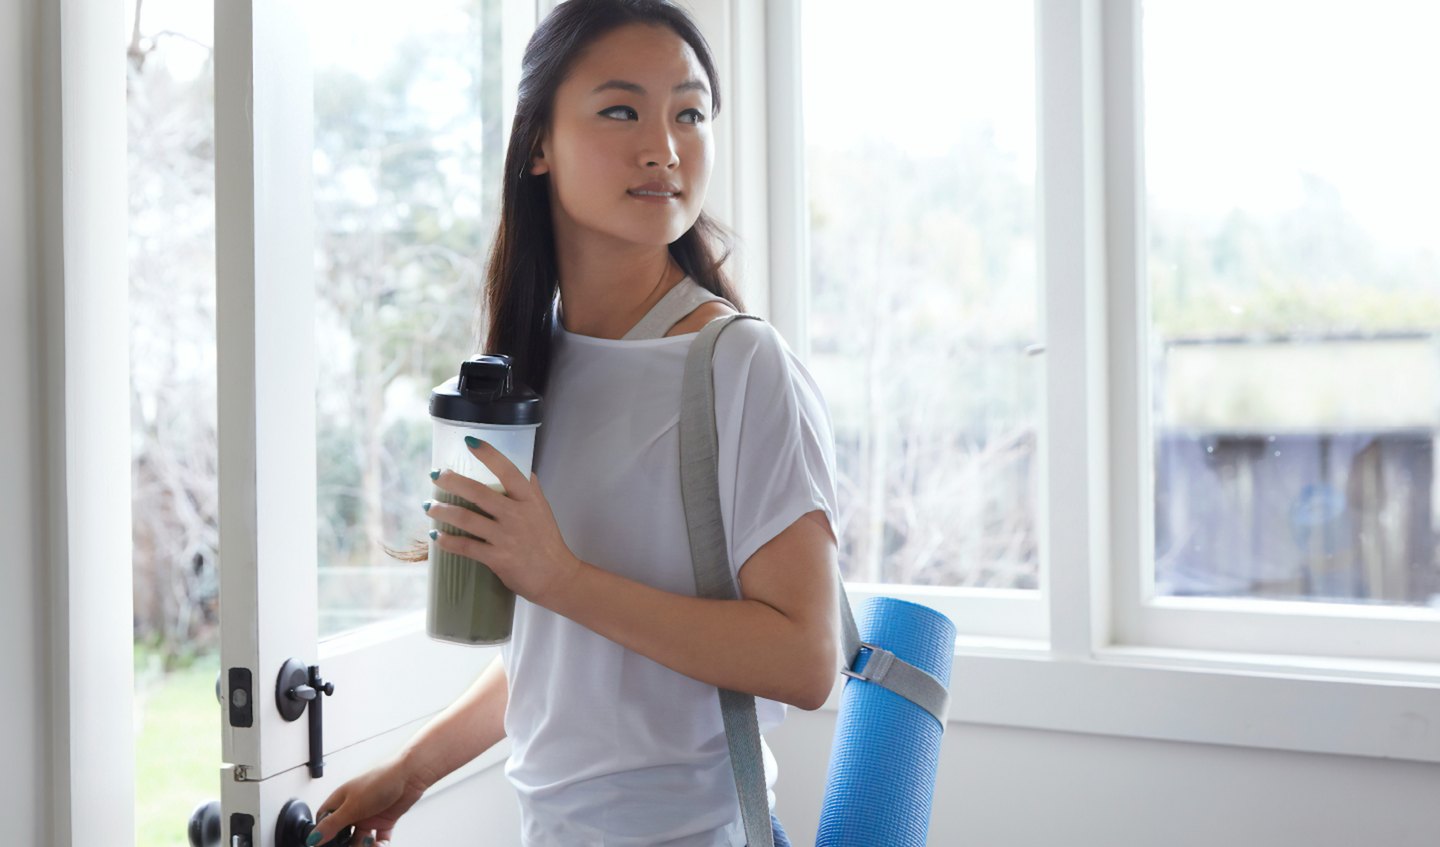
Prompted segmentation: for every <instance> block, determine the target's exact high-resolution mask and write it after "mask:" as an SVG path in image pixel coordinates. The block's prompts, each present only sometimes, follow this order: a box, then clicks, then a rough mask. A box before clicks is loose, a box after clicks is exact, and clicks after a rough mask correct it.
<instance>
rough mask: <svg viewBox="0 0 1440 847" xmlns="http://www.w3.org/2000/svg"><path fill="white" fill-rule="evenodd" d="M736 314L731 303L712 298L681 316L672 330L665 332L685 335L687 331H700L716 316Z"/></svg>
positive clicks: (667, 334)
mask: <svg viewBox="0 0 1440 847" xmlns="http://www.w3.org/2000/svg"><path fill="white" fill-rule="evenodd" d="M734 314H737V312H736V311H735V310H734V309H733V308H731V307H730V304H729V303H726V302H724V301H723V300H711V301H710V302H708V303H702V304H700V305H699V306H698V307H696V309H695V311H693V312H691V313H690V314H688V315H686V316H685V317H683V318H681V319H680V320H679V322H678V323H676V324H675V325H674V326H672V327H670V331H669V332H667V333H665V335H666V336H667V337H668V336H671V335H684V334H685V333H687V332H699V331H700V330H702V329H704V328H705V325H706V324H708V323H710V322H711V321H713V320H715V319H716V318H723V317H725V316H726V315H734Z"/></svg>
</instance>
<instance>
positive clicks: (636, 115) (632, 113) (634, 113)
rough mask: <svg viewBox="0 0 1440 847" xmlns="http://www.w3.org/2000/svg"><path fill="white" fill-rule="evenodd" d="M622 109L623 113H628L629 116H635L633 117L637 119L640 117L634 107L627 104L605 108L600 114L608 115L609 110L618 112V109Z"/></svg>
mask: <svg viewBox="0 0 1440 847" xmlns="http://www.w3.org/2000/svg"><path fill="white" fill-rule="evenodd" d="M622 110H623V111H624V112H625V113H627V114H629V115H630V116H631V117H633V118H635V119H637V120H638V119H639V117H640V115H639V114H638V113H637V112H636V111H635V110H634V109H632V108H630V107H629V106H611V107H610V108H608V109H606V110H605V111H603V112H601V113H600V114H602V115H608V114H610V113H611V112H619V111H622Z"/></svg>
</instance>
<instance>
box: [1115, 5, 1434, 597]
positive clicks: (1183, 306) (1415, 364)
mask: <svg viewBox="0 0 1440 847" xmlns="http://www.w3.org/2000/svg"><path fill="white" fill-rule="evenodd" d="M1296 11H1297V7H1294V6H1290V5H1288V4H1283V3H1261V4H1255V3H1243V4H1242V3H1237V2H1226V3H1207V4H1194V3H1186V2H1177V0H1153V1H1152V2H1150V3H1147V4H1146V5H1145V16H1144V43H1145V49H1144V57H1145V58H1144V91H1145V95H1144V115H1145V121H1144V123H1145V156H1146V165H1145V185H1146V193H1147V198H1148V206H1147V214H1146V226H1147V228H1148V240H1147V246H1148V250H1149V263H1148V268H1147V277H1148V279H1147V283H1146V284H1147V285H1148V290H1149V297H1150V310H1149V311H1150V332H1151V339H1150V345H1149V368H1150V374H1151V398H1150V403H1151V408H1152V409H1153V413H1152V414H1153V429H1152V432H1153V438H1154V463H1155V464H1154V520H1155V532H1154V591H1155V594H1156V595H1159V596H1180V595H1186V596H1212V597H1243V598H1258V599H1275V600H1300V601H1318V602H1326V603H1355V604H1387V605H1400V606H1405V605H1411V606H1414V605H1420V606H1423V605H1440V477H1437V474H1436V468H1437V464H1436V461H1437V451H1436V445H1437V439H1440V282H1437V280H1440V160H1437V158H1436V156H1435V155H1434V151H1435V150H1437V149H1440V120H1437V118H1436V116H1435V113H1434V110H1433V109H1430V108H1428V107H1425V106H1424V105H1422V104H1424V103H1426V102H1428V100H1429V98H1430V95H1431V88H1432V84H1431V83H1432V81H1433V80H1435V79H1437V78H1440V57H1437V56H1436V54H1435V53H1434V51H1433V50H1432V49H1431V46H1432V45H1431V44H1430V39H1429V38H1428V36H1427V33H1431V32H1433V31H1434V29H1435V26H1436V25H1440V15H1437V13H1436V12H1434V11H1432V10H1430V9H1429V8H1428V7H1425V6H1423V5H1416V4H1413V3H1396V2H1385V3H1377V4H1369V5H1366V6H1364V7H1363V8H1362V7H1360V6H1351V5H1336V4H1323V5H1307V6H1305V8H1304V10H1303V12H1304V13H1303V14H1300V15H1297V14H1295V12H1296ZM1242 24H1243V25H1242ZM1339 55H1344V56H1345V61H1343V62H1340V61H1336V57H1337V56H1339Z"/></svg>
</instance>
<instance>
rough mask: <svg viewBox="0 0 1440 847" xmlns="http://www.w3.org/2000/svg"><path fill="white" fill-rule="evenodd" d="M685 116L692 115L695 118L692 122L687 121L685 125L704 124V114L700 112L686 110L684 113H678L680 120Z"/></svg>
mask: <svg viewBox="0 0 1440 847" xmlns="http://www.w3.org/2000/svg"><path fill="white" fill-rule="evenodd" d="M686 115H694V116H695V119H694V120H692V121H687V123H692V124H698V123H704V122H705V113H704V112H702V111H700V110H699V109H686V110H685V111H683V112H681V113H680V117H681V118H684V117H685V116H686Z"/></svg>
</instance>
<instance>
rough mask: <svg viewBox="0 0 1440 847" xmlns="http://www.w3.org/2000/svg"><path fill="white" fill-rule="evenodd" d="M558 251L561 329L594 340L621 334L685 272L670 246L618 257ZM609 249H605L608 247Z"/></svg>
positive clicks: (638, 319) (592, 251) (633, 324)
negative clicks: (678, 263)
mask: <svg viewBox="0 0 1440 847" xmlns="http://www.w3.org/2000/svg"><path fill="white" fill-rule="evenodd" d="M585 252H587V251H581V250H576V249H569V250H566V249H563V248H562V249H559V250H558V253H559V255H558V256H557V257H556V258H557V260H558V265H559V272H560V303H561V306H560V308H561V324H562V325H563V326H564V328H565V331H566V332H572V333H575V334H577V335H588V336H591V337H594V338H609V339H619V338H623V337H624V335H625V333H627V332H629V331H630V329H631V328H632V327H634V326H635V324H637V323H639V321H640V319H641V318H643V317H644V316H645V315H646V313H647V312H649V311H650V309H651V308H653V307H654V305H655V304H656V303H658V302H660V298H662V297H664V296H665V295H666V294H667V293H668V292H669V291H670V289H672V288H674V287H675V285H676V283H678V282H680V280H682V279H684V278H685V272H684V271H683V270H681V268H680V266H679V265H677V264H675V262H674V260H672V259H671V258H670V252H669V250H666V249H662V250H661V251H660V252H659V253H656V252H655V249H654V248H645V249H644V251H643V252H641V251H638V250H637V251H626V252H625V253H624V254H622V255H614V254H613V253H609V255H597V254H598V253H599V252H600V251H597V250H593V249H592V250H590V251H588V253H589V255H584V253H585ZM607 252H608V251H607Z"/></svg>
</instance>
